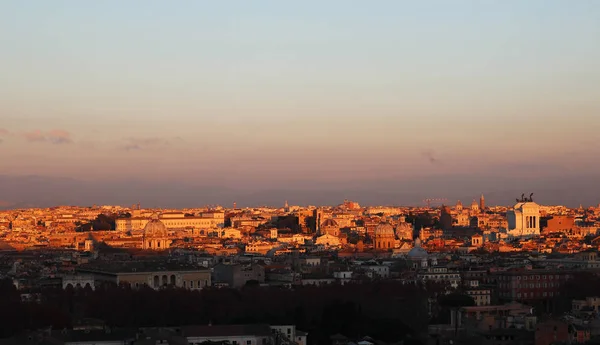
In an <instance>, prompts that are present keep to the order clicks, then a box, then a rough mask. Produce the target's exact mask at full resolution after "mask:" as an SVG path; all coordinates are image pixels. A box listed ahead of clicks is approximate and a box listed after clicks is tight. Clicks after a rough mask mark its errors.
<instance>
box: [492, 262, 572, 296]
mask: <svg viewBox="0 0 600 345" xmlns="http://www.w3.org/2000/svg"><path fill="white" fill-rule="evenodd" d="M495 276H496V278H497V282H498V294H499V297H500V299H503V300H506V301H519V302H526V301H532V302H535V301H539V300H545V299H551V298H552V297H555V296H558V295H559V294H560V291H561V288H562V286H563V285H564V284H565V282H566V281H567V280H568V279H570V278H571V277H572V275H571V273H570V271H558V270H538V269H535V270H527V269H512V270H508V271H504V272H498V273H495Z"/></svg>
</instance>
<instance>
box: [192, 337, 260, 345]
mask: <svg viewBox="0 0 600 345" xmlns="http://www.w3.org/2000/svg"><path fill="white" fill-rule="evenodd" d="M262 343H263V345H265V344H266V343H267V339H266V338H263V339H262ZM200 344H202V343H192V342H190V343H189V345H200ZM231 345H240V343H239V342H238V341H237V340H233V341H232V342H231ZM246 345H252V340H246Z"/></svg>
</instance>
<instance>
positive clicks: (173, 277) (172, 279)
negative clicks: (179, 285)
mask: <svg viewBox="0 0 600 345" xmlns="http://www.w3.org/2000/svg"><path fill="white" fill-rule="evenodd" d="M175 281H176V280H175V275H174V274H171V285H173V286H175Z"/></svg>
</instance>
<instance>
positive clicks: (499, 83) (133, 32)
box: [0, 0, 600, 207]
mask: <svg viewBox="0 0 600 345" xmlns="http://www.w3.org/2000/svg"><path fill="white" fill-rule="evenodd" d="M598 18H600V2H597V1H592V0H582V1H576V2H568V1H559V0H531V1H526V2H524V1H517V0H510V1H466V0H464V1H463V0H459V1H452V2H448V1H441V0H440V1H435V0H431V1H422V2H405V1H391V0H390V1H380V2H377V3H365V2H358V1H336V0H333V1H328V2H324V3H322V2H316V1H308V2H302V3H287V2H277V1H266V0H265V1H256V2H249V3H228V2H196V1H185V0H182V1H178V2H162V1H150V0H144V1H141V0H138V1H135V0H134V1H128V2H121V1H115V0H107V1H101V2H100V1H98V2H90V3H87V2H81V1H75V0H70V1H67V0H56V1H41V0H38V1H36V0H24V1H4V2H2V3H0V41H1V42H2V43H3V53H2V54H0V73H1V75H2V78H0V175H1V176H0V177H1V178H0V203H1V204H0V207H2V205H18V204H23V203H25V204H35V205H40V204H43V205H46V204H47V203H50V202H52V200H55V202H56V203H58V204H59V203H61V202H63V201H64V202H82V203H86V204H100V203H103V202H105V203H119V204H125V202H126V201H127V202H131V203H133V202H138V201H140V202H142V203H146V204H153V205H159V206H160V205H165V206H168V205H189V204H191V203H197V204H198V205H205V204H217V203H220V204H223V205H231V204H232V203H233V202H234V201H237V202H238V204H240V205H250V204H252V205H258V204H275V205H281V204H283V202H284V201H285V200H286V199H287V200H289V201H290V203H296V204H308V203H319V202H322V203H327V204H331V203H334V201H335V203H339V202H341V201H342V200H343V198H349V199H355V200H356V201H358V202H361V203H365V204H390V203H395V204H405V203H410V204H416V203H418V202H420V201H421V200H422V199H424V198H429V197H431V198H438V197H440V198H442V197H443V198H448V199H449V200H450V203H451V204H454V203H455V202H456V200H455V199H459V198H460V199H461V200H462V202H463V204H470V202H471V199H473V198H478V196H479V195H480V194H481V193H484V194H486V196H488V197H489V201H490V203H492V204H503V205H504V204H509V203H510V202H513V201H514V198H516V197H517V196H519V195H520V194H521V193H531V192H533V193H536V196H538V195H539V197H538V200H539V201H540V203H542V204H561V203H562V204H567V205H570V206H577V205H579V204H580V203H581V204H584V205H597V204H598V203H599V202H600V197H598V195H600V187H598V185H597V180H598V176H600V161H598V159H597V157H598V155H600V144H598V143H597V136H598V133H600V68H599V66H598V61H600V45H598V38H599V37H600V20H598ZM29 176H39V177H40V178H39V179H38V180H37V182H35V183H30V182H31V180H28V177H29ZM27 181H29V182H27ZM46 185H47V186H46ZM17 186H18V187H19V188H17ZM115 186H119V188H115ZM44 190H47V191H48V192H43V191H44ZM203 190H204V192H202V191H203ZM207 190H208V191H209V192H207ZM196 192H197V193H205V194H204V195H196V194H194V193H196ZM288 194H289V195H288ZM514 194H516V195H514ZM161 198H162V199H161ZM178 198H179V200H178ZM252 198H254V200H253V199H252ZM94 199H97V200H94ZM294 199H295V200H296V201H294ZM311 200H314V202H311ZM336 200H337V201H336ZM561 200H562V201H561ZM190 207H192V205H190Z"/></svg>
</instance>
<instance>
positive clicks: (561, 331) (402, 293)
mask: <svg viewBox="0 0 600 345" xmlns="http://www.w3.org/2000/svg"><path fill="white" fill-rule="evenodd" d="M444 202H445V200H443V199H427V200H424V204H423V205H421V206H412V207H396V206H363V205H360V203H359V202H356V201H350V200H344V201H343V202H341V203H340V204H338V205H336V206H307V207H305V206H295V205H293V204H290V203H288V202H287V201H285V202H284V203H282V205H281V206H280V207H256V208H250V207H247V208H237V207H236V205H235V203H233V205H232V207H222V206H214V207H208V208H197V209H151V208H143V207H142V205H140V204H137V205H131V206H129V207H125V206H109V205H104V206H97V205H93V206H91V207H78V206H59V207H53V208H43V209H42V208H32V209H15V210H7V211H2V212H0V248H1V249H0V259H1V260H2V261H1V265H2V266H1V267H2V271H0V272H1V276H2V278H3V279H4V281H7V282H10V283H12V288H10V287H9V286H8V285H7V286H6V287H5V291H4V294H6V295H7V296H8V295H10V296H13V297H12V298H16V299H18V300H16V301H13V303H20V307H19V308H24V309H20V313H21V314H20V315H22V316H23V317H24V316H26V315H27V314H28V313H32V312H34V310H35V311H36V312H35V313H36V314H35V315H27V317H28V318H29V319H28V320H24V319H18V318H14V319H11V320H6V323H5V324H6V326H5V327H4V330H3V334H4V335H5V336H8V335H11V333H16V332H17V330H21V331H26V330H29V331H28V332H29V333H28V334H29V336H33V337H35V339H38V338H39V339H43V340H44V341H52V342H54V343H56V342H59V343H65V344H67V343H69V344H71V343H80V342H82V341H83V342H84V343H87V342H94V343H100V344H104V342H107V343H109V342H110V343H115V341H118V342H119V343H129V342H132V343H136V342H135V341H139V339H144V340H149V341H152V342H160V341H165V342H167V343H168V344H171V343H173V344H179V343H182V344H202V343H205V342H228V343H230V344H236V343H237V344H241V341H242V340H243V341H246V342H247V343H248V344H255V343H263V342H264V343H265V344H267V343H269V342H271V341H275V342H278V343H289V344H299V345H302V344H311V343H322V342H328V341H329V342H331V343H334V344H351V343H356V344H358V343H361V342H368V343H372V344H378V343H380V342H386V343H388V342H389V343H398V342H400V343H411V341H413V342H414V343H417V342H420V343H431V342H433V343H440V344H441V343H446V342H449V341H451V340H453V341H458V342H459V343H478V344H488V343H489V344H497V343H505V344H513V343H514V344H528V343H532V344H533V343H535V344H540V342H541V341H548V339H550V340H551V341H554V340H560V341H564V342H569V343H586V342H588V343H589V341H591V340H592V339H593V338H594V336H595V334H598V333H599V332H600V322H598V321H597V312H598V308H599V306H600V297H598V296H597V295H598V291H599V290H598V288H600V279H599V278H598V277H597V273H598V272H600V258H598V249H599V248H600V205H597V206H596V207H585V208H584V207H579V208H568V207H565V206H560V205H554V206H550V205H544V204H543V202H540V203H538V202H537V200H536V199H535V198H534V194H533V193H523V194H522V195H520V196H519V197H518V198H516V200H515V203H514V205H511V206H494V205H488V204H486V201H485V195H480V196H479V198H474V199H473V200H472V202H471V203H466V204H465V205H463V204H462V202H461V201H457V202H456V203H454V205H451V206H450V205H446V204H444ZM7 289H8V290H7ZM373 289H374V290H375V291H381V295H378V294H375V295H372V294H373V292H374V291H373ZM9 291H10V292H9ZM229 291H231V292H229ZM233 291H239V292H238V293H241V294H242V295H237V296H238V297H233V296H235V295H231V293H233ZM367 291H369V292H367ZM364 293H367V294H369V297H366V298H365V297H364V296H362V297H361V294H364ZM315 294H322V295H323V296H322V297H317V296H315ZM50 296H54V297H53V298H54V299H55V300H48V298H50ZM58 296H60V297H58ZM126 296H127V297H126ZM209 298H210V299H209ZM230 298H234V299H237V300H238V303H239V304H240V305H236V303H234V304H233V305H232V304H231V303H232V302H231V301H228V299H230ZM155 299H156V300H155ZM198 299H200V300H201V301H202V302H201V305H200V306H198V305H197V303H200V302H195V300H198ZM270 299H272V300H273V301H271V302H270V301H269V300H270ZM311 299H312V300H311ZM380 299H383V301H387V303H392V304H393V305H394V306H395V307H394V308H397V309H396V310H394V311H393V312H392V313H391V314H390V313H389V311H387V312H386V311H385V309H386V305H385V304H384V305H381V303H382V301H381V300H380ZM388 299H389V300H388ZM407 299H409V300H410V301H408V300H407ZM116 301H120V302H118V304H119V305H118V306H113V307H111V308H108V309H107V308H106V306H105V307H104V308H102V307H101V305H98V304H97V303H101V304H111V303H117V302H116ZM136 301H137V302H136ZM158 301H162V302H161V303H163V304H161V305H162V306H157V307H156V310H155V313H152V312H150V311H149V310H148V307H145V308H144V307H134V305H136V303H150V304H153V303H159V302H158ZM275 301H277V302H275ZM64 303H67V305H64ZM94 303H96V304H94ZM132 303H134V304H133V305H132ZM164 303H166V304H164ZM181 303H182V304H181ZM257 303H258V305H257ZM273 303H275V304H274V305H273ZM315 303H316V304H315ZM364 303H368V304H371V303H372V305H370V306H369V305H365V304H364ZM31 304H35V305H36V307H31V306H30V305H31ZM126 305H128V306H129V308H132V310H129V311H128V310H127V307H126ZM26 306H29V307H26ZM36 308H38V309H36ZM52 308H57V309H56V310H55V311H54V312H55V313H57V315H54V314H47V313H50V310H54V309H52ZM119 308H125V309H119ZM133 308H140V309H139V311H135V310H133ZM194 308H199V310H198V311H196V313H197V314H194V310H196V309H194ZM201 308H208V309H207V310H203V309H201ZM213 308H214V309H213ZM278 308H281V309H278ZM306 308H311V310H306ZM323 308H325V309H323ZM327 308H333V310H329V309H327ZM380 308H383V309H380ZM321 309H322V311H321ZM115 310H120V311H119V312H117V311H115ZM401 310H405V312H406V314H398V313H399V311H401ZM174 312H177V313H182V315H173V314H172V313H174ZM328 312H329V313H333V314H332V315H331V316H328V317H335V318H338V319H337V320H328V319H327V317H326V316H325V314H326V313H328ZM127 313H130V314H134V315H137V316H130V317H126V316H124V315H125V314H127ZM138 313H139V314H138ZM290 313H291V315H290ZM315 313H316V314H315ZM320 313H323V314H322V315H319V314H320ZM338 313H342V314H338ZM357 313H358V314H357ZM362 313H364V315H362ZM312 314H315V316H314V319H310V318H309V315H312ZM334 315H335V316H334ZM349 316H352V317H351V319H346V318H347V317H349ZM171 318H173V319H171ZM176 320H177V321H176ZM200 320H203V321H204V322H203V323H195V322H193V321H200ZM241 320H253V321H255V323H239V321H241ZM11 322H12V323H11ZM178 322H179V323H178ZM357 322H360V326H359V325H358V324H357ZM377 322H384V323H385V322H390V323H391V324H390V326H387V327H386V326H384V325H380V326H377V327H376V326H374V325H373V323H377ZM33 325H39V326H41V325H43V326H45V327H50V328H49V330H48V331H46V330H39V331H32V330H31V329H30V327H32V326H33ZM190 325H192V326H190ZM136 326H137V327H138V328H135V327H136ZM109 329H110V330H111V331H110V332H108V331H107V330H109ZM17 334H18V333H17ZM13 336H15V334H13ZM95 337H96V338H95ZM140 337H142V338H140ZM375 337H376V338H375ZM136 339H137V340H136ZM240 339H241V340H240ZM540 339H541V340H540ZM13 341H14V339H13ZM365 344H366V343H365Z"/></svg>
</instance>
